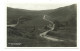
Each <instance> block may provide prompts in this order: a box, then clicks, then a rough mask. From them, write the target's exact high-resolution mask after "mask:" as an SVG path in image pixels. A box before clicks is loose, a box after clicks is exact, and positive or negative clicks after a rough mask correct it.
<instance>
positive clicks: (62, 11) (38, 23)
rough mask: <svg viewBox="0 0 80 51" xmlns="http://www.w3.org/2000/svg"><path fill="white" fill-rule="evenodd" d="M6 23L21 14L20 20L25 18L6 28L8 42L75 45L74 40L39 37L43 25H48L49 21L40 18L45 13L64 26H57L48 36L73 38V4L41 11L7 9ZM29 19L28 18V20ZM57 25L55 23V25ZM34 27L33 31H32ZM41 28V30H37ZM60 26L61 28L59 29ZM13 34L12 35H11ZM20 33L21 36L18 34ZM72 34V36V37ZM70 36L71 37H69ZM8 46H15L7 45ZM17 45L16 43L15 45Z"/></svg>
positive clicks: (74, 30)
mask: <svg viewBox="0 0 80 51" xmlns="http://www.w3.org/2000/svg"><path fill="white" fill-rule="evenodd" d="M7 11H8V12H7V17H8V18H7V19H8V20H7V21H8V22H7V24H15V23H16V22H17V19H18V18H19V17H20V16H22V19H21V20H24V19H25V18H26V19H27V20H26V21H23V23H20V24H19V25H17V26H16V28H15V29H14V28H9V29H8V38H7V39H8V43H16V42H21V43H22V44H21V45H19V46H21V47H23V46H25V47H26V46H28V47H31V46H35V47H36V46H38V47H42V46H43V47H63V46H64V47H67V46H76V43H75V42H66V41H64V42H52V41H49V40H46V39H44V38H41V37H39V34H40V33H41V32H43V31H44V29H43V27H44V26H45V25H48V24H49V22H46V21H44V20H43V19H42V17H43V15H44V14H46V15H48V16H49V19H50V20H52V21H54V19H53V18H55V20H57V21H59V22H60V23H61V24H63V25H65V26H64V27H59V28H58V30H57V31H53V32H49V33H48V35H50V36H57V37H60V38H61V37H62V38H64V37H66V38H65V39H68V37H69V39H73V40H75V39H76V37H75V36H74V35H76V7H75V5H71V6H67V7H62V8H58V9H55V10H43V11H30V10H23V9H13V8H9V7H8V9H7ZM29 19H30V20H29ZM57 25H59V24H57V23H56V26H57ZM34 28H35V31H34ZM38 28H39V29H41V30H38ZM60 28H62V29H63V30H62V29H60ZM12 34H13V35H12ZM56 34H57V35H56ZM19 35H21V36H19ZM72 36H73V37H72ZM70 37H71V38H70ZM8 46H15V45H9V44H8ZM16 46H18V45H16Z"/></svg>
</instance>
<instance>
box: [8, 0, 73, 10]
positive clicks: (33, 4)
mask: <svg viewBox="0 0 80 51" xmlns="http://www.w3.org/2000/svg"><path fill="white" fill-rule="evenodd" d="M72 1H74V0H72ZM72 1H71V0H70V1H69V0H65V1H63V0H54V1H53V0H43V1H42V0H40V1H39V0H19V1H14V0H12V1H11V0H8V1H7V7H12V8H19V9H27V10H48V9H56V8H59V7H64V6H68V5H72V4H74V2H72Z"/></svg>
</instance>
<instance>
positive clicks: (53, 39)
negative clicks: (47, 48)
mask: <svg viewBox="0 0 80 51" xmlns="http://www.w3.org/2000/svg"><path fill="white" fill-rule="evenodd" d="M43 19H44V20H46V21H48V22H50V23H51V24H52V27H50V28H51V29H50V30H47V31H45V32H43V33H41V34H40V36H41V37H43V38H45V39H48V40H51V41H64V40H61V39H57V38H53V37H50V36H47V33H48V32H49V31H52V30H54V27H55V24H54V23H53V22H52V21H50V20H48V19H46V15H44V16H43Z"/></svg>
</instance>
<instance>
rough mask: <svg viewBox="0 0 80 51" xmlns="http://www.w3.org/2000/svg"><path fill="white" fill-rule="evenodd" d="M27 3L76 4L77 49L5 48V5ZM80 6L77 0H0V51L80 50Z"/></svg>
mask: <svg viewBox="0 0 80 51" xmlns="http://www.w3.org/2000/svg"><path fill="white" fill-rule="evenodd" d="M25 1H27V2H28V3H29V2H31V3H48V2H49V1H50V3H52V2H51V1H55V2H53V3H56V2H57V3H61V2H62V3H64V2H65V3H67V2H68V3H71V2H77V7H78V12H77V20H78V22H77V27H78V28H77V39H78V43H77V44H78V46H77V47H6V43H7V40H6V38H7V37H6V35H5V34H6V32H7V29H6V21H7V18H6V3H7V2H9V3H21V2H24V3H25ZM79 9H80V4H79V0H7V1H5V0H0V50H1V51H9V50H10V51H14V50H19V51H22V50H25V49H27V50H29V49H32V50H34V49H37V51H39V49H46V51H47V50H51V49H54V50H56V49H58V50H59V51H60V50H63V51H64V50H65V49H66V50H71V49H73V51H75V50H80V48H79V47H80V46H79V45H80V44H79V43H80V41H79V38H80V36H79V34H80V31H79V28H80V23H79V21H80V14H79V13H80V10H79ZM40 51H41V50H40Z"/></svg>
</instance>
